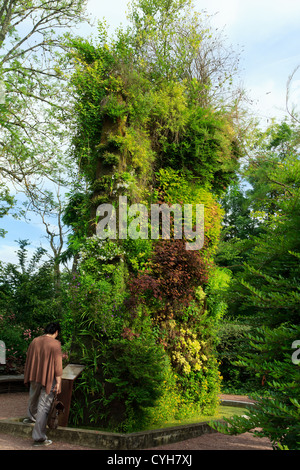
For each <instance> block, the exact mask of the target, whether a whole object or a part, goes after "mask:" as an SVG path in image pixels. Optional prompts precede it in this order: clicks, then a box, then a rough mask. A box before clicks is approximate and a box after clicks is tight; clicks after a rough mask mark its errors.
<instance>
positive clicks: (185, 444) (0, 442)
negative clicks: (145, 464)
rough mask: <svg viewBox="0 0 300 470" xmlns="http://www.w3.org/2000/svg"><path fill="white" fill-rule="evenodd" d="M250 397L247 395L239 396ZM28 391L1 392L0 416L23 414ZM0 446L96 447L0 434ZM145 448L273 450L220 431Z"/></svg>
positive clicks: (260, 442)
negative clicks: (37, 443) (36, 443)
mask: <svg viewBox="0 0 300 470" xmlns="http://www.w3.org/2000/svg"><path fill="white" fill-rule="evenodd" d="M221 398H227V399H236V398H237V396H235V395H226V396H224V395H222V396H221ZM238 398H239V399H240V400H242V401H249V400H248V398H247V397H238ZM27 401H28V394H27V393H1V394H0V419H8V418H15V417H22V416H25V415H26V408H27ZM0 450H44V451H46V450H95V449H92V448H89V447H83V446H77V445H72V444H68V443H63V442H53V444H52V445H51V446H48V447H43V448H36V447H32V440H31V438H30V437H29V438H27V437H18V436H13V435H10V434H0ZM148 450H157V451H159V450H166V451H167V450H185V451H188V450H272V446H271V444H270V442H269V440H268V439H265V438H255V437H253V436H252V434H250V433H245V434H242V435H239V436H226V435H223V434H219V433H213V434H204V435H202V436H199V437H196V438H193V439H188V440H185V441H182V442H177V443H175V444H167V445H164V446H160V447H155V448H154V449H148Z"/></svg>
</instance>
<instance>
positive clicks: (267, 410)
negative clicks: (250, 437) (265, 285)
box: [215, 325, 300, 450]
mask: <svg viewBox="0 0 300 470" xmlns="http://www.w3.org/2000/svg"><path fill="white" fill-rule="evenodd" d="M299 335H300V328H299V326H289V325H281V326H279V327H278V328H275V329H269V328H267V327H263V328H260V329H257V330H256V332H255V333H254V334H248V335H247V336H248V339H249V341H250V342H251V346H252V348H253V350H252V352H250V353H249V352H248V353H245V355H244V356H241V357H240V362H241V364H242V365H243V366H245V367H246V368H247V369H248V370H249V371H250V372H251V373H252V374H255V375H258V376H259V377H260V376H261V375H262V374H264V376H265V381H266V382H265V391H264V393H263V395H261V394H253V398H254V399H255V400H256V407H255V409H253V410H252V409H249V411H247V412H246V416H245V417H234V418H232V419H225V424H224V425H220V426H219V425H215V428H216V429H218V430H219V431H221V432H225V433H228V434H239V433H243V432H249V431H250V432H252V433H254V434H255V435H257V436H260V437H268V438H269V439H270V440H271V442H272V445H273V447H274V448H275V449H278V448H282V447H285V448H288V449H289V450H299V449H300V424H299V423H300V419H299V418H300V407H299V385H300V369H299V364H298V365H297V364H295V363H293V361H292V353H293V349H292V344H293V342H294V341H295V339H297V338H299ZM257 428H259V429H257Z"/></svg>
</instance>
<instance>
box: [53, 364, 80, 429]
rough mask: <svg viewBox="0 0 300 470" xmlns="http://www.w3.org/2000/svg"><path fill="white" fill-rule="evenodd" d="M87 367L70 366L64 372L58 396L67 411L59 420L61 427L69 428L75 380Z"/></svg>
mask: <svg viewBox="0 0 300 470" xmlns="http://www.w3.org/2000/svg"><path fill="white" fill-rule="evenodd" d="M84 368H85V366H83V365H81V364H68V365H67V366H66V367H65V368H64V370H63V375H62V381H61V393H60V394H59V395H58V396H57V398H58V400H60V401H61V402H62V403H63V404H64V406H65V411H64V413H62V414H61V415H60V416H59V418H58V424H59V426H67V425H68V419H69V412H70V406H71V400H72V390H73V382H74V380H75V379H76V378H77V377H78V376H79V375H80V374H81V372H82V371H83V369H84Z"/></svg>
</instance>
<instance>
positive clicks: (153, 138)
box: [67, 0, 240, 430]
mask: <svg viewBox="0 0 300 470" xmlns="http://www.w3.org/2000/svg"><path fill="white" fill-rule="evenodd" d="M200 17H201V15H198V14H196V13H194V12H193V9H192V8H191V5H190V3H189V2H187V1H179V2H177V1H175V0H172V1H170V2H164V1H160V0H159V1H156V0H150V1H147V2H144V1H138V2H132V4H131V9H130V14H129V18H130V25H129V27H128V28H127V29H123V28H119V30H117V31H116V34H115V36H114V37H113V38H112V39H110V38H109V37H108V32H107V31H108V30H107V26H106V25H105V24H104V23H101V24H100V25H99V39H98V42H97V43H96V42H94V43H92V42H91V41H89V40H83V39H80V38H76V39H72V40H71V41H70V43H69V46H70V52H69V58H70V60H72V61H73V63H74V65H75V67H76V71H75V73H74V74H73V76H72V77H71V83H70V84H71V86H72V88H73V90H74V94H75V104H74V116H75V120H76V125H75V133H74V134H73V140H72V143H73V146H72V154H73V156H74V157H75V159H76V161H77V164H78V166H79V169H80V172H81V174H82V175H84V177H85V179H86V181H87V184H88V191H87V193H88V194H89V196H88V197H89V200H90V205H89V211H90V212H89V214H88V217H89V220H88V224H89V228H88V230H87V231H86V234H85V235H84V233H83V230H82V229H81V228H82V227H86V225H85V224H86V222H87V219H86V217H85V216H84V214H83V213H80V210H79V211H77V213H75V214H74V211H72V208H70V207H69V215H71V216H72V215H74V216H75V217H74V220H72V226H73V227H74V228H75V230H76V229H77V227H78V234H79V235H78V237H77V234H76V233H75V235H74V236H72V243H73V242H74V243H73V246H74V247H75V248H76V249H77V258H78V259H77V273H76V275H75V276H74V278H73V282H72V285H71V288H70V294H71V296H72V299H70V302H69V307H70V312H69V314H68V322H69V324H70V325H71V330H72V334H71V335H70V340H69V343H70V345H71V351H72V352H71V357H72V355H73V356H74V357H77V358H78V360H79V359H80V360H82V361H83V362H84V363H85V364H86V365H87V368H86V369H85V371H84V374H83V376H82V378H81V382H80V384H79V385H78V389H77V390H76V401H75V402H74V406H73V409H72V419H73V422H74V423H75V422H76V423H85V424H87V423H88V422H89V421H91V420H93V423H94V425H97V426H99V425H101V424H103V425H106V426H109V427H110V428H113V429H115V430H117V429H119V430H133V429H138V426H141V425H144V423H145V419H146V417H147V416H149V413H150V415H151V416H152V417H153V414H154V413H155V411H153V410H155V409H157V410H158V409H160V410H162V411H163V406H164V405H163V401H162V400H163V399H162V396H164V397H165V396H166V393H167V390H168V387H169V385H170V384H171V383H176V387H175V392H174V394H175V395H174V400H173V399H172V400H173V402H174V403H175V401H176V400H177V399H178V400H179V401H180V410H181V411H178V413H182V414H186V415H187V414H189V413H191V412H192V407H193V406H195V409H196V408H197V410H199V409H201V410H202V411H208V410H211V409H213V408H214V407H215V406H216V403H217V394H218V391H219V384H220V376H219V374H218V370H217V369H218V367H217V361H216V359H215V357H214V348H215V339H216V338H215V335H216V325H217V323H218V321H219V319H220V318H221V316H222V314H223V311H224V310H225V309H226V306H225V304H223V303H222V302H220V305H217V302H215V304H214V303H213V302H210V304H209V308H207V304H208V303H209V301H208V300H207V298H206V292H205V288H206V284H209V279H210V275H211V272H212V271H213V266H214V256H215V254H216V251H217V246H218V240H219V236H220V230H221V217H222V210H221V208H220V205H219V204H218V203H217V201H216V197H215V196H214V193H216V194H221V193H222V192H223V191H224V190H225V188H226V186H227V185H228V184H229V181H231V180H232V179H234V174H235V170H236V168H237V165H238V163H237V162H238V158H239V157H240V152H239V150H238V145H237V139H236V135H235V130H234V125H233V121H232V119H231V116H230V113H225V111H220V108H219V110H218V111H217V110H216V106H214V105H213V102H212V100H210V97H209V90H210V89H211V85H212V75H210V72H211V70H208V69H209V66H208V63H205V64H204V62H203V63H202V65H203V67H201V65H200V64H199V62H201V60H202V59H200V57H199V53H200V52H199V51H200V47H199V46H200V44H202V41H203V39H204V36H205V35H206V33H207V31H206V28H204V26H203V25H202V24H201V18H200ZM207 37H208V36H207ZM154 43H155V44H156V47H155V50H154V49H153V44H154ZM208 56H210V57H212V58H213V57H214V55H213V54H211V52H209V53H208ZM213 60H215V58H213ZM218 64H221V62H218ZM190 67H195V70H197V71H198V72H199V71H200V69H201V70H202V71H203V70H206V72H207V75H206V78H205V77H204V76H202V75H201V74H200V73H199V74H198V78H195V76H193V77H192V76H191V74H190V70H191V69H190ZM221 69H222V70H220V74H221V75H222V73H223V70H224V69H223V68H222V66H221ZM196 75H197V74H196ZM226 80H227V79H226V77H225V76H224V81H226ZM208 101H211V103H210V106H207V105H204V103H205V102H206V103H207V102H208ZM120 195H122V196H124V195H126V196H127V198H128V202H129V203H139V202H143V203H144V204H148V205H149V207H150V204H151V203H162V202H164V203H166V204H169V205H172V204H173V203H178V204H185V203H186V204H194V205H195V204H201V203H202V204H203V205H204V207H205V234H204V248H203V250H201V251H193V250H191V251H189V250H186V247H185V240H177V239H176V238H175V237H174V233H173V232H172V236H171V239H170V240H155V241H154V240H151V241H150V240H141V239H138V240H121V239H120V240H117V241H112V240H110V241H109V240H105V241H99V240H97V239H96V237H91V234H93V233H95V221H96V208H97V206H98V205H100V204H101V203H103V202H109V203H111V204H113V205H114V207H116V208H117V207H118V206H117V204H118V196H120ZM79 205H80V204H79ZM70 209H71V211H70ZM67 216H68V214H67ZM76 218H77V220H76ZM81 235H82V238H81ZM208 289H210V291H209V292H210V294H209V295H210V296H211V297H213V296H214V295H215V294H216V292H217V290H218V287H217V282H216V283H215V285H213V283H212V284H211V285H209V287H208ZM113 304H115V305H117V307H118V316H117V318H116V317H115V315H114V316H113V317H112V314H113V312H112V305H113ZM151 356H152V357H151ZM175 373H176V377H175ZM166 377H167V378H166ZM164 381H165V382H164ZM163 383H165V386H163ZM158 392H159V393H158ZM161 394H162V395H161ZM176 397H177V398H176ZM193 400H194V401H193ZM152 407H154V408H153V410H152V411H151V408H152ZM164 413H167V411H166V410H165V411H164ZM178 413H177V414H178ZM151 419H152V418H151Z"/></svg>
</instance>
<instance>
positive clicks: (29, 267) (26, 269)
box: [0, 240, 61, 329]
mask: <svg viewBox="0 0 300 470" xmlns="http://www.w3.org/2000/svg"><path fill="white" fill-rule="evenodd" d="M19 244H20V248H19V250H18V258H19V266H16V265H14V264H11V263H7V264H6V265H5V264H3V265H1V266H0V295H1V297H0V310H1V312H3V314H4V315H13V316H14V318H15V321H16V323H17V324H18V325H22V327H23V328H30V329H37V328H39V327H40V326H41V325H44V324H45V323H47V322H49V321H51V320H54V319H57V318H58V317H59V316H60V314H61V310H60V301H59V299H58V298H56V292H55V286H54V276H53V266H52V264H51V263H50V262H45V261H42V257H43V256H44V255H45V252H46V250H44V249H42V248H38V249H37V250H36V251H35V253H34V254H33V256H32V257H31V259H30V260H29V261H27V256H28V248H27V246H28V245H29V243H28V240H21V241H19Z"/></svg>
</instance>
